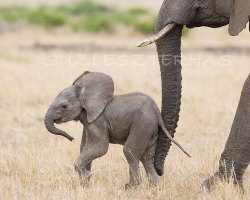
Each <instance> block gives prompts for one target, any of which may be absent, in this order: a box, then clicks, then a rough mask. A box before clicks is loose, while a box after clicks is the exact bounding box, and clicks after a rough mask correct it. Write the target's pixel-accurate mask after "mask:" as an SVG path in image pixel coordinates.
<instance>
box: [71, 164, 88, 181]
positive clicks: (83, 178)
mask: <svg viewBox="0 0 250 200" xmlns="http://www.w3.org/2000/svg"><path fill="white" fill-rule="evenodd" d="M74 166H75V171H76V172H78V174H79V178H80V184H81V185H82V186H85V185H86V183H87V182H88V181H89V180H90V177H91V176H92V174H91V172H90V171H88V170H87V169H80V168H79V167H78V165H77V164H76V163H75V164H74Z"/></svg>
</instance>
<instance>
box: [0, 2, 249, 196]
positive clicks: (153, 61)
mask: <svg viewBox="0 0 250 200" xmlns="http://www.w3.org/2000/svg"><path fill="white" fill-rule="evenodd" d="M161 3H162V1H161V0H154V1H153V0H136V1H135V0H95V1H90V0H89V1H82V0H81V1H79V0H53V1H52V0H1V1H0V116H1V117H0V196H1V199H45V198H48V197H51V199H101V198H102V199H110V198H112V199H165V198H166V197H168V199H248V197H249V191H250V182H249V181H250V178H249V177H250V173H249V169H247V172H246V175H245V187H246V194H245V196H242V195H241V194H240V193H239V191H238V190H237V188H234V187H232V183H230V184H225V183H221V184H219V185H218V188H216V190H215V192H213V193H206V192H201V191H200V184H201V183H202V181H203V180H204V179H205V178H206V177H208V176H210V175H212V174H213V173H214V172H215V170H216V169H217V167H218V160H219V157H220V154H221V152H222V150H223V148H224V144H225V142H226V139H227V137H228V134H229V132H230V129H231V124H232V122H233V118H234V115H235V111H236V108H237V104H238V101H239V97H240V93H241V89H242V86H243V83H244V81H245V80H246V78H247V76H248V74H249V71H250V38H249V31H248V30H247V29H246V30H244V31H243V32H242V33H240V35H239V36H237V37H231V36H229V35H228V33H227V29H228V27H227V26H225V27H223V28H219V29H211V28H205V27H202V28H195V29H191V30H190V29H187V28H184V30H183V39H182V63H183V70H182V71H183V92H182V96H183V97H182V106H181V113H180V122H179V126H178V129H177V133H176V135H175V138H176V140H177V141H178V142H180V143H181V144H182V145H183V146H184V147H185V149H186V150H187V151H188V152H189V153H190V154H191V155H192V159H188V158H186V157H185V156H184V155H183V154H182V152H180V151H179V150H178V148H176V147H175V146H173V147H171V150H170V153H169V156H168V157H167V159H166V168H165V172H166V173H165V175H164V176H163V177H161V183H162V185H161V190H156V189H148V188H147V185H146V182H147V181H146V178H145V173H144V172H142V173H143V177H144V181H143V182H144V183H143V185H142V186H141V187H142V188H140V190H137V191H131V192H125V191H123V190H122V189H121V187H122V186H123V185H124V184H125V183H126V182H127V181H128V166H127V164H126V161H125V158H124V156H123V154H122V147H121V146H119V145H111V146H110V149H109V152H108V154H107V155H105V156H104V157H103V158H100V159H97V160H96V161H95V162H94V166H93V177H92V179H91V182H90V183H89V184H90V185H89V186H88V187H86V188H84V189H83V188H81V187H80V186H79V183H78V177H77V175H76V174H75V172H74V169H73V162H74V160H75V159H76V158H77V156H78V154H79V145H80V139H81V134H82V125H81V124H80V123H73V122H69V123H67V124H63V125H60V128H62V129H64V130H65V131H67V132H68V133H69V134H70V135H72V136H73V137H74V138H75V139H76V140H75V141H74V142H73V143H69V142H68V141H66V140H65V139H63V138H61V137H59V136H54V135H51V134H50V133H49V132H47V130H46V129H45V127H44V124H43V117H44V114H45V112H46V110H47V108H48V106H49V104H50V103H51V101H52V100H53V99H54V98H55V96H56V95H57V94H58V93H59V92H60V91H61V90H62V89H64V88H65V87H68V86H69V85H70V84H72V83H73V81H74V80H75V78H77V77H78V76H79V75H80V74H81V73H83V72H84V71H86V70H89V71H100V72H104V73H107V74H109V75H111V76H112V77H113V79H114V82H115V93H116V94H122V93H127V92H134V91H141V92H145V93H147V94H149V95H150V96H152V97H153V98H154V100H155V101H156V102H157V104H158V106H159V107H160V105H161V86H160V85H161V83H160V71H159V64H158V59H157V54H156V48H155V45H151V46H149V47H146V48H136V44H137V43H139V42H140V41H141V40H143V39H144V38H145V37H148V36H149V35H152V34H154V31H155V23H156V19H157V13H158V10H159V9H160V6H161ZM142 171H143V170H142ZM117 177H119V178H117Z"/></svg>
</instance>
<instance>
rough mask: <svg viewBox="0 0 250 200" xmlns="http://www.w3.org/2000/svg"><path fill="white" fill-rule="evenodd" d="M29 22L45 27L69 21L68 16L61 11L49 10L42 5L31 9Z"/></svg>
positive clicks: (61, 24)
mask: <svg viewBox="0 0 250 200" xmlns="http://www.w3.org/2000/svg"><path fill="white" fill-rule="evenodd" d="M27 20H28V22H30V23H32V24H36V25H40V26H43V27H45V28H52V27H58V26H63V25H65V24H66V22H67V18H66V17H65V16H64V15H62V14H61V13H59V12H55V11H54V10H49V9H47V8H46V7H40V8H38V9H37V10H34V11H31V12H30V13H29V14H28V15H27Z"/></svg>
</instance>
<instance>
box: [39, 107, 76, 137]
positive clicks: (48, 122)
mask: <svg viewBox="0 0 250 200" xmlns="http://www.w3.org/2000/svg"><path fill="white" fill-rule="evenodd" d="M44 124H45V127H46V128H47V130H48V131H49V132H51V133H53V134H55V135H61V136H64V137H66V138H67V139H68V140H70V141H72V140H74V138H73V137H71V136H70V135H68V134H67V133H65V132H64V131H62V130H60V129H58V128H56V127H55V125H54V119H53V117H51V111H50V109H49V110H48V111H47V113H46V115H45V118H44Z"/></svg>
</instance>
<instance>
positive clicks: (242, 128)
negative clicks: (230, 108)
mask: <svg viewBox="0 0 250 200" xmlns="http://www.w3.org/2000/svg"><path fill="white" fill-rule="evenodd" d="M249 162H250V74H249V76H248V78H247V80H246V82H245V84H244V87H243V90H242V93H241V97H240V102H239V105H238V108H237V112H236V115H235V118H234V122H233V126H232V129H231V132H230V135H229V137H228V140H227V142H226V145H225V149H224V151H223V153H222V154H221V158H220V165H219V170H218V171H217V172H216V173H215V174H214V175H213V176H212V177H210V178H208V179H207V180H205V181H204V182H203V184H202V187H205V188H207V189H209V190H210V189H211V187H212V186H213V185H214V181H215V178H216V177H219V178H220V179H227V178H228V177H230V176H231V175H233V178H234V182H235V183H238V184H239V185H240V187H241V188H243V174H244V172H245V170H246V168H247V166H248V165H249ZM232 172H233V174H232Z"/></svg>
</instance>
